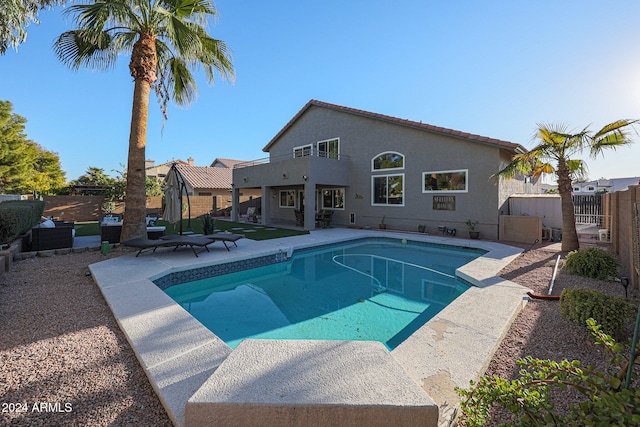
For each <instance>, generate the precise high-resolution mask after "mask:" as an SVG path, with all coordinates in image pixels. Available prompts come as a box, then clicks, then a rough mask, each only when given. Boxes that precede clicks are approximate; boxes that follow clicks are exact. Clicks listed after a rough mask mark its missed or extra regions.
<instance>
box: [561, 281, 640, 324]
mask: <svg viewBox="0 0 640 427" xmlns="http://www.w3.org/2000/svg"><path fill="white" fill-rule="evenodd" d="M637 309H638V307H637V306H636V305H634V304H633V303H632V302H631V301H630V300H628V299H626V298H623V297H619V296H614V295H607V294H603V293H602V292H598V291H596V290H593V289H566V288H565V289H564V290H563V291H562V295H561V296H560V314H562V316H563V317H564V318H566V319H568V320H571V321H572V322H575V323H577V324H579V325H582V326H584V325H586V321H587V319H589V318H593V319H595V320H596V322H598V323H599V324H600V325H601V326H602V330H603V331H604V332H606V333H607V334H610V335H616V334H618V333H619V332H620V331H621V330H622V328H623V326H624V324H625V322H626V321H628V320H632V319H634V318H635V314H636V312H637Z"/></svg>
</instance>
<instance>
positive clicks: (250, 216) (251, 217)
mask: <svg viewBox="0 0 640 427" xmlns="http://www.w3.org/2000/svg"><path fill="white" fill-rule="evenodd" d="M247 221H251V222H258V215H257V214H256V208H255V207H254V206H250V207H248V208H247Z"/></svg>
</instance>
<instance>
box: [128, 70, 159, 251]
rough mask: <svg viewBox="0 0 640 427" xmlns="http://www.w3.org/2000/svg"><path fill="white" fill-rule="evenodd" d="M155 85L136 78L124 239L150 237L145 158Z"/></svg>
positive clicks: (130, 136)
mask: <svg viewBox="0 0 640 427" xmlns="http://www.w3.org/2000/svg"><path fill="white" fill-rule="evenodd" d="M150 92H151V86H150V85H149V83H147V82H146V81H144V80H136V82H135V87H134V90H133V110H132V112H131V131H130V134H129V157H128V159H129V161H128V165H127V190H126V195H125V209H124V219H123V227H122V235H121V236H120V239H121V240H128V239H134V238H138V237H147V226H146V222H145V218H146V208H147V197H146V173H145V158H146V150H145V148H146V145H147V119H148V113H149V94H150Z"/></svg>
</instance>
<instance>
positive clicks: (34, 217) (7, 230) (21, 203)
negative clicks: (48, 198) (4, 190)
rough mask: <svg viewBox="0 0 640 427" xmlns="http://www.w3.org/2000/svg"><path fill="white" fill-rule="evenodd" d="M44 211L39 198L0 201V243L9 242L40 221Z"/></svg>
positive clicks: (42, 203)
mask: <svg viewBox="0 0 640 427" xmlns="http://www.w3.org/2000/svg"><path fill="white" fill-rule="evenodd" d="M43 213H44V202H43V201H41V200H11V201H6V202H2V203H0V243H11V242H12V241H13V240H14V239H15V238H16V237H18V236H19V235H20V234H23V233H26V232H27V231H29V229H31V227H33V226H34V225H36V224H38V223H39V222H40V218H42V214H43Z"/></svg>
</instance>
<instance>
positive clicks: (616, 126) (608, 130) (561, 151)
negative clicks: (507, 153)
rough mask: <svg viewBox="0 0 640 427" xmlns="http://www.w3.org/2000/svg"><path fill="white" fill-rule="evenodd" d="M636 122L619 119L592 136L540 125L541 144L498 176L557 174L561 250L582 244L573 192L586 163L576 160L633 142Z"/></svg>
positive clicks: (562, 127) (518, 158) (593, 156)
mask: <svg viewBox="0 0 640 427" xmlns="http://www.w3.org/2000/svg"><path fill="white" fill-rule="evenodd" d="M636 123H637V120H618V121H615V122H613V123H610V124H608V125H606V126H605V127H603V128H602V129H600V130H599V131H597V132H596V133H593V134H592V133H590V132H589V130H588V129H587V128H584V129H583V130H582V131H581V132H578V133H576V134H571V133H568V131H567V129H566V127H565V126H563V125H558V124H539V125H538V131H537V133H536V139H537V140H538V141H539V143H538V145H536V146H535V147H534V148H532V149H531V151H529V152H527V153H524V154H516V155H515V156H513V158H512V161H511V163H509V164H508V165H507V166H506V167H505V168H504V169H502V170H501V171H500V172H498V173H497V174H496V176H502V177H505V178H514V177H516V176H519V175H529V176H532V177H538V176H540V175H542V174H545V173H553V174H555V175H556V177H557V179H558V193H559V194H560V200H561V206H562V250H563V251H573V250H576V249H578V248H579V247H580V245H579V243H578V234H577V232H576V219H575V213H574V207H573V199H572V197H571V193H572V191H573V179H574V178H580V177H583V176H584V174H585V172H586V163H585V162H584V161H583V160H580V159H575V158H574V157H575V156H576V155H579V154H581V153H582V152H584V151H587V150H588V151H589V154H590V157H591V158H596V157H597V156H598V155H599V154H602V153H603V152H604V150H605V149H614V150H615V149H616V148H617V147H619V146H622V145H627V144H630V143H632V142H633V140H632V139H631V138H630V131H631V130H633V125H634V124H636Z"/></svg>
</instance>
